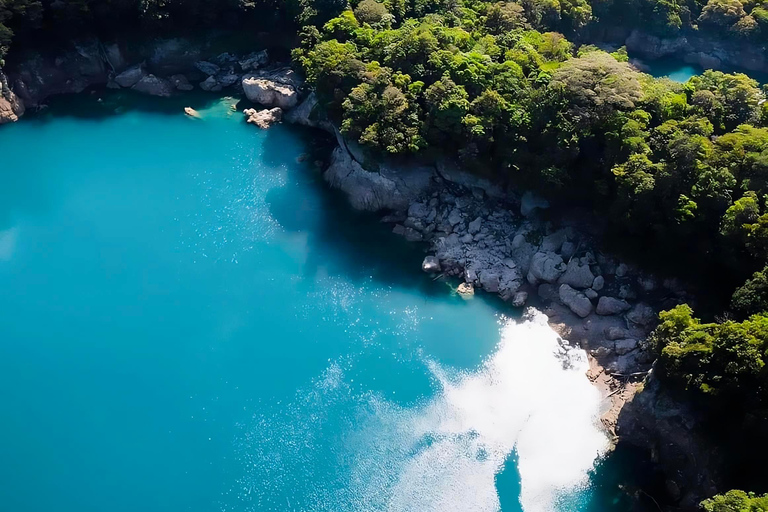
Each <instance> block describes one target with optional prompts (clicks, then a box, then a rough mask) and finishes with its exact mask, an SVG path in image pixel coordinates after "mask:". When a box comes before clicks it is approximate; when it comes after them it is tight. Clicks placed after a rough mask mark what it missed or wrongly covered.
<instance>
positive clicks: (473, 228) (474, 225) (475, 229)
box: [467, 217, 483, 235]
mask: <svg viewBox="0 0 768 512" xmlns="http://www.w3.org/2000/svg"><path fill="white" fill-rule="evenodd" d="M482 225H483V219H482V218H481V217H478V218H476V219H475V220H473V221H472V222H470V223H469V226H467V231H469V232H470V233H471V234H473V235H474V234H476V233H479V232H480V227H481V226H482Z"/></svg>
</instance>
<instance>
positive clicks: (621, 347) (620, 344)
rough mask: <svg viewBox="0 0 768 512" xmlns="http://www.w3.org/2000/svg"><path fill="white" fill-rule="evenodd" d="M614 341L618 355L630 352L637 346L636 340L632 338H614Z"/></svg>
mask: <svg viewBox="0 0 768 512" xmlns="http://www.w3.org/2000/svg"><path fill="white" fill-rule="evenodd" d="M614 343H615V347H616V349H615V350H616V353H617V354H619V355H620V356H621V355H624V354H627V353H629V352H632V351H633V350H635V349H636V348H637V340H636V339H633V338H627V339H623V340H616V341H615V342H614Z"/></svg>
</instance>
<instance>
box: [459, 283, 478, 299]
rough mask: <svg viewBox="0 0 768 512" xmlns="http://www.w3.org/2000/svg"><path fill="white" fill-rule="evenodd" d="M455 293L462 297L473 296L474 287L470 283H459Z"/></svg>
mask: <svg viewBox="0 0 768 512" xmlns="http://www.w3.org/2000/svg"><path fill="white" fill-rule="evenodd" d="M456 291H457V292H458V293H459V295H461V296H463V297H469V296H472V295H474V294H475V287H474V286H472V283H461V284H460V285H459V287H458V288H457V289H456Z"/></svg>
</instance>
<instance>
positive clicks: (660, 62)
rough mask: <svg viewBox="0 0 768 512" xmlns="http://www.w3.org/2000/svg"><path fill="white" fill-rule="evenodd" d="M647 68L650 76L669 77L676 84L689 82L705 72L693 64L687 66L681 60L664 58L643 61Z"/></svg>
mask: <svg viewBox="0 0 768 512" xmlns="http://www.w3.org/2000/svg"><path fill="white" fill-rule="evenodd" d="M642 63H643V65H644V66H646V67H647V69H648V74H650V75H651V76H655V77H657V78H660V77H668V78H669V79H670V80H673V81H675V82H681V83H682V82H687V81H688V79H689V78H691V77H692V76H696V75H700V74H701V73H702V72H703V71H704V70H703V69H701V68H700V67H698V66H694V65H692V64H686V63H684V62H682V61H681V60H679V59H673V58H662V59H657V60H652V61H642Z"/></svg>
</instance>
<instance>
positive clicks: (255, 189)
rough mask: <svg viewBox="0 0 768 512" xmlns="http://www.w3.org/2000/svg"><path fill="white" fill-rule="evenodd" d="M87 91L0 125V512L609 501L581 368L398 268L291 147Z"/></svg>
mask: <svg viewBox="0 0 768 512" xmlns="http://www.w3.org/2000/svg"><path fill="white" fill-rule="evenodd" d="M96 96H97V95H95V96H92V97H88V98H78V99H64V100H61V101H59V102H58V104H56V105H54V106H53V107H52V108H51V109H49V111H48V112H46V113H45V114H44V115H41V116H38V117H37V118H32V117H29V118H27V119H25V120H24V121H22V122H20V123H17V124H15V125H13V126H4V127H2V128H1V129H0V154H1V155H3V166H2V169H0V286H1V287H2V290H3V291H2V293H0V310H2V312H3V314H2V315H0V390H2V391H0V392H1V393H2V397H3V399H2V416H1V417H2V421H1V422H0V460H1V461H2V463H0V482H2V483H0V509H2V510H7V511H17V510H19V511H20V510H24V511H34V512H36V511H41V512H42V511H45V512H48V511H52V510H56V511H65V512H69V511H73V512H74V511H77V512H89V511H103V510H111V511H114V512H120V511H135V510H143V511H154V510H157V511H160V510H162V511H167V510H188V511H210V510H221V511H273V510H274V511H278V510H279V511H294V510H295V511H326V510H327V511H334V512H352V511H360V512H363V511H378V510H389V511H405V510H413V511H419V512H427V511H430V510H435V511H437V510H440V511H451V510H457V511H458V510H461V511H462V512H466V511H486V510H498V509H499V508H500V507H501V508H502V509H503V510H504V511H505V512H512V511H518V510H521V507H524V508H525V510H526V511H539V510H591V511H597V510H601V511H602V510H609V509H613V508H611V507H612V506H614V505H615V506H616V507H617V508H616V510H627V508H626V505H625V504H624V505H622V504H621V503H622V502H620V501H617V500H618V498H617V496H618V494H617V491H616V489H615V486H614V485H613V484H612V483H611V484H608V483H606V482H609V481H611V482H613V480H611V479H610V478H608V477H601V476H595V475H593V476H592V477H591V478H592V482H593V483H594V484H590V480H589V478H590V477H589V474H590V473H591V469H590V468H592V466H593V463H594V461H595V459H596V457H597V456H598V455H599V453H601V451H602V449H603V447H604V442H605V439H604V437H603V436H602V434H601V433H600V432H599V431H598V430H597V429H596V427H595V414H596V411H597V409H598V408H599V397H598V396H597V395H596V391H595V390H594V389H593V388H592V387H591V385H589V383H588V382H587V381H586V378H585V376H584V374H583V370H584V367H583V364H584V361H583V353H580V351H576V350H566V349H565V348H563V347H561V346H560V345H559V344H558V343H557V340H556V337H555V336H554V335H553V334H552V333H551V331H549V330H548V328H547V327H546V326H543V325H540V324H537V323H535V322H528V323H514V322H511V321H509V320H507V319H505V317H504V316H503V315H502V314H500V313H502V312H506V314H508V315H512V316H514V315H515V314H516V313H515V312H511V311H505V310H504V308H503V306H502V305H501V304H500V303H499V302H497V301H494V300H484V299H482V298H476V299H474V300H468V301H464V300H462V299H461V298H459V297H457V296H455V295H454V294H452V293H451V290H450V288H449V287H448V285H447V284H446V283H440V282H432V281H431V280H430V279H429V278H428V277H427V276H425V275H423V274H422V273H421V272H420V271H419V264H420V261H421V257H422V255H423V254H422V253H421V252H420V249H419V248H418V247H415V246H413V245H410V244H407V243H406V242H404V241H402V240H401V239H399V238H397V237H395V236H394V235H392V234H391V233H389V231H388V230H387V229H386V227H384V226H382V225H380V224H379V223H377V222H376V220H375V219H374V218H371V217H367V216H364V215H358V214H355V213H353V212H351V211H350V210H349V209H348V208H347V206H346V204H345V203H344V201H343V200H342V199H341V198H340V197H338V196H337V195H336V194H334V193H333V192H331V191H329V190H327V189H326V187H325V186H324V185H323V184H322V180H321V179H320V176H319V173H318V172H317V170H316V169H315V164H314V163H313V161H314V160H315V159H316V158H319V157H320V158H321V157H322V156H323V155H325V153H323V152H322V151H320V149H319V148H322V144H320V143H319V142H318V141H317V140H313V139H315V138H316V137H317V134H314V133H304V132H300V131H296V130H294V129H291V128H290V127H287V126H277V127H274V128H272V129H270V130H268V131H259V130H257V129H255V128H254V127H252V126H249V125H246V124H245V122H244V120H243V119H242V114H241V113H233V111H232V110H231V108H230V105H231V104H232V101H230V100H228V99H219V98H210V97H200V98H193V99H189V97H188V99H187V100H184V101H189V102H192V103H191V104H192V105H193V106H195V107H196V108H198V109H199V110H200V111H201V114H202V119H192V118H189V117H186V116H184V115H183V114H182V113H181V107H182V106H184V104H181V103H179V104H177V103H174V102H173V101H166V102H165V103H153V102H150V103H143V102H145V101H147V100H144V99H138V98H134V97H132V96H119V95H111V96H106V97H105V98H104V100H103V101H102V100H98V101H97V98H96ZM304 153H309V154H310V156H309V158H297V157H299V155H302V154H304ZM318 155H320V156H318ZM598 475H599V472H598Z"/></svg>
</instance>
